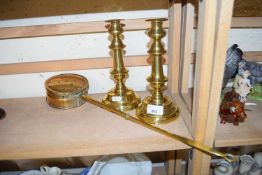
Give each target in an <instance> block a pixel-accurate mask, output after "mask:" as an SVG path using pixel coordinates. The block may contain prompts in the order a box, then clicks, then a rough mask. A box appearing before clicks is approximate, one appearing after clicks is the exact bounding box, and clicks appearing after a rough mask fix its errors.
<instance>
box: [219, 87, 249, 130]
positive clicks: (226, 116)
mask: <svg viewBox="0 0 262 175" xmlns="http://www.w3.org/2000/svg"><path fill="white" fill-rule="evenodd" d="M219 115H220V118H221V121H220V122H221V123H223V124H225V123H227V122H228V123H233V125H238V123H239V122H244V120H245V118H246V117H247V115H246V113H245V105H244V103H242V102H241V101H240V95H239V94H238V93H237V92H235V91H234V90H232V91H229V92H227V93H226V94H225V95H224V98H223V100H222V103H221V105H220V111H219Z"/></svg>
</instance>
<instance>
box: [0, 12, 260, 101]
mask: <svg viewBox="0 0 262 175" xmlns="http://www.w3.org/2000/svg"><path fill="white" fill-rule="evenodd" d="M150 17H167V11H166V10H154V11H137V12H118V13H109V14H106V15H105V14H92V15H88V14H86V15H70V16H57V17H45V18H34V19H20V20H9V21H1V22H0V27H8V26H27V25H39V24H54V23H65V22H80V21H96V20H105V19H111V18H121V19H131V18H132V19H135V18H150ZM124 36H125V40H124V43H125V45H126V48H125V50H126V55H144V54H147V43H148V41H149V38H148V37H147V36H146V34H145V31H132V32H125V33H124ZM107 37H108V34H107V33H97V34H81V35H66V36H54V37H36V38H23V39H7V40H0V64H7V63H21V62H32V61H46V60H61V59H78V58H94V57H107V56H109V54H108V52H109V49H108V45H109V41H108V39H107ZM194 38H196V37H194ZM164 43H165V45H167V37H165V39H164ZM233 43H237V44H238V45H239V47H240V48H241V49H242V50H243V51H261V50H262V29H232V30H231V32H230V37H229V46H230V45H232V44H233ZM192 45H193V47H192V52H193V51H194V48H195V44H194V42H193V43H192ZM166 48H167V46H166ZM129 70H130V74H129V75H130V76H129V79H128V80H127V85H128V86H130V87H132V88H133V89H135V90H137V91H142V90H145V87H146V85H147V82H146V77H147V76H148V75H149V74H150V67H148V66H143V67H131V68H129ZM166 71H167V68H166V67H165V73H166ZM71 72H73V73H78V74H81V75H84V76H86V77H87V78H88V80H89V83H90V90H89V92H90V93H101V92H107V91H108V90H109V89H110V88H112V87H113V82H112V80H110V75H109V69H94V70H86V71H85V70H83V71H71ZM191 72H193V71H192V67H191ZM59 73H64V72H47V73H32V74H17V75H1V76H0V98H16V97H33V96H44V95H45V88H44V81H45V80H46V79H47V78H49V77H50V76H53V75H56V74H59ZM192 82H193V79H192V75H191V77H190V87H192V84H193V83H192Z"/></svg>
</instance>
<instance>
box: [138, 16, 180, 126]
mask: <svg viewBox="0 0 262 175" xmlns="http://www.w3.org/2000/svg"><path fill="white" fill-rule="evenodd" d="M165 20H166V19H162V18H160V19H150V20H147V21H149V22H151V28H150V29H149V30H148V35H149V37H150V38H151V39H152V42H151V46H150V49H149V50H148V53H149V54H150V60H151V61H152V69H151V75H150V76H149V77H148V78H147V81H148V82H149V83H150V87H151V94H152V95H151V96H148V97H146V98H145V99H144V100H143V101H142V103H140V104H139V106H138V108H137V110H136V114H137V116H138V117H139V118H140V119H142V120H144V121H145V122H147V123H151V124H160V123H168V122H170V121H173V120H174V119H176V118H177V117H178V116H179V110H178V107H177V106H176V104H175V103H173V102H172V100H171V99H170V98H169V97H167V96H164V95H163V90H164V87H165V82H167V77H166V76H165V75H164V73H163V65H162V62H163V54H164V53H165V52H166V51H165V49H164V46H163V44H162V42H161V39H162V38H163V37H164V36H165V35H166V32H165V31H164V29H163V27H162V25H163V21H165Z"/></svg>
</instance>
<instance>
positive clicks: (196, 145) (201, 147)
mask: <svg viewBox="0 0 262 175" xmlns="http://www.w3.org/2000/svg"><path fill="white" fill-rule="evenodd" d="M81 97H82V99H83V100H85V101H87V102H89V103H91V104H93V105H96V106H98V107H100V108H103V109H105V110H107V111H110V112H112V113H114V114H117V115H118V116H121V117H122V118H124V119H126V120H129V121H132V122H134V123H137V124H139V125H142V126H144V127H146V128H148V129H151V130H153V131H156V132H158V133H161V134H163V135H166V136H168V137H171V138H173V139H175V140H179V141H181V142H182V143H184V144H186V145H189V146H191V147H193V148H196V149H198V150H200V151H202V152H205V153H207V154H213V155H216V156H219V157H221V158H223V159H225V160H226V161H228V162H235V161H236V158H235V156H233V155H231V154H225V153H222V152H220V151H217V150H215V149H213V148H211V147H209V146H206V145H203V144H201V143H198V142H196V141H194V140H191V139H188V138H186V137H182V136H179V135H176V134H173V133H170V132H167V131H165V130H163V129H160V128H158V127H156V126H153V125H151V124H148V123H145V122H144V121H142V120H139V119H137V118H135V117H132V116H131V115H129V114H127V113H125V112H122V111H119V110H117V109H115V108H112V107H111V106H108V105H106V104H104V103H101V102H99V101H97V100H95V99H93V98H91V97H89V96H87V95H82V96H81Z"/></svg>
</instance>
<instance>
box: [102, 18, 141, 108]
mask: <svg viewBox="0 0 262 175" xmlns="http://www.w3.org/2000/svg"><path fill="white" fill-rule="evenodd" d="M106 22H109V23H110V24H108V25H106V28H107V29H108V32H109V33H110V37H111V44H110V45H109V48H110V49H111V55H112V57H113V69H112V70H111V72H110V73H111V76H112V78H113V79H114V81H115V87H114V88H113V89H112V90H110V91H109V92H108V93H107V95H106V96H105V97H104V98H103V100H102V102H103V103H105V104H107V105H110V106H112V107H114V108H115V109H118V110H120V111H129V110H132V109H135V108H136V107H137V105H138V104H139V103H140V101H141V100H140V98H139V96H138V95H137V94H136V93H135V92H134V91H133V90H132V89H130V88H127V87H126V85H125V83H124V81H125V79H126V78H127V77H128V69H127V68H125V66H124V62H123V57H122V54H123V49H124V48H125V45H124V44H123V42H122V39H121V38H122V33H123V31H124V30H123V27H124V24H121V23H120V20H117V19H115V20H109V21H106Z"/></svg>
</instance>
